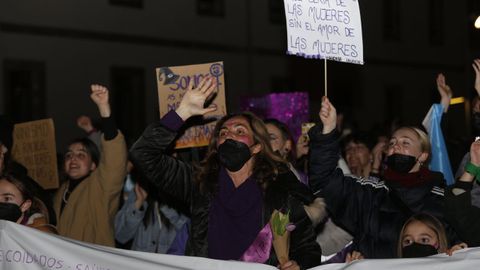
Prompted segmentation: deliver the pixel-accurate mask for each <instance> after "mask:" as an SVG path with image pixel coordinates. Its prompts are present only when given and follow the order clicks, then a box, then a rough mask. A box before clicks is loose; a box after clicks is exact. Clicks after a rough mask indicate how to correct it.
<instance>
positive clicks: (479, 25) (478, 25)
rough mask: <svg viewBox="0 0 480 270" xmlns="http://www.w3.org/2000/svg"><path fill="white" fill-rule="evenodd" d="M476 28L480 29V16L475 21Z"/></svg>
mask: <svg viewBox="0 0 480 270" xmlns="http://www.w3.org/2000/svg"><path fill="white" fill-rule="evenodd" d="M474 26H475V28H476V29H480V16H478V17H477V19H475V23H474Z"/></svg>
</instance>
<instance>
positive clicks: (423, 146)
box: [394, 126, 432, 165]
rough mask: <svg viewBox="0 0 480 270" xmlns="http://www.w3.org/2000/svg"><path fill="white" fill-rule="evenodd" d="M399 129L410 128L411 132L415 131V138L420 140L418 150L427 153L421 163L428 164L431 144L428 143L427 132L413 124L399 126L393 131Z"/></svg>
mask: <svg viewBox="0 0 480 270" xmlns="http://www.w3.org/2000/svg"><path fill="white" fill-rule="evenodd" d="M401 129H406V130H410V131H411V132H413V133H415V135H417V138H418V140H419V142H420V151H422V152H423V153H427V154H428V158H427V159H426V160H425V161H424V162H423V165H426V164H428V162H429V161H430V156H431V152H432V145H431V144H430V138H429V137H428V134H427V133H426V132H425V131H423V130H421V129H419V128H417V127H414V126H404V127H399V128H397V129H396V130H395V132H397V131H399V130H401ZM395 132H394V133H395Z"/></svg>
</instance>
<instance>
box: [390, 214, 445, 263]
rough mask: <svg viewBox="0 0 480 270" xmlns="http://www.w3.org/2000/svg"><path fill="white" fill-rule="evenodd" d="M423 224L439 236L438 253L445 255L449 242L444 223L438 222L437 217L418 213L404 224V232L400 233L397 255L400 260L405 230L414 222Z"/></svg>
mask: <svg viewBox="0 0 480 270" xmlns="http://www.w3.org/2000/svg"><path fill="white" fill-rule="evenodd" d="M415 221H418V222H421V223H423V224H424V225H425V226H427V227H428V228H430V229H431V230H432V231H434V232H435V234H436V235H437V239H438V249H437V250H438V252H439V253H444V252H446V251H447V249H448V242H447V235H446V233H445V227H444V226H443V224H442V222H440V220H438V219H437V218H436V217H434V216H432V215H430V214H426V213H417V214H414V215H413V216H411V217H410V218H409V219H408V220H407V221H405V224H403V227H402V230H401V231H400V235H399V237H398V244H397V255H398V257H399V258H402V257H403V253H402V241H403V239H402V238H403V236H404V235H405V230H406V229H407V226H408V225H409V224H410V223H412V222H415Z"/></svg>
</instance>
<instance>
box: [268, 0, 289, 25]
mask: <svg viewBox="0 0 480 270" xmlns="http://www.w3.org/2000/svg"><path fill="white" fill-rule="evenodd" d="M268 10H269V13H270V14H269V18H270V22H271V23H273V24H279V25H285V6H284V3H283V0H269V1H268Z"/></svg>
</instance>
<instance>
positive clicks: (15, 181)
mask: <svg viewBox="0 0 480 270" xmlns="http://www.w3.org/2000/svg"><path fill="white" fill-rule="evenodd" d="M39 189H41V187H40V186H39V185H38V184H36V183H35V182H34V181H33V179H31V178H30V177H28V176H27V175H26V174H22V173H14V172H10V171H8V170H7V171H6V172H5V174H3V175H0V219H3V220H8V221H12V222H15V223H18V224H22V225H26V226H29V227H32V228H35V229H38V230H40V231H44V232H49V233H55V234H56V233H57V230H56V228H55V226H53V225H51V224H50V222H49V220H50V219H49V211H48V209H47V206H46V204H45V203H44V202H43V201H42V200H40V197H39V195H38V194H36V193H38V192H41V190H39Z"/></svg>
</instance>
